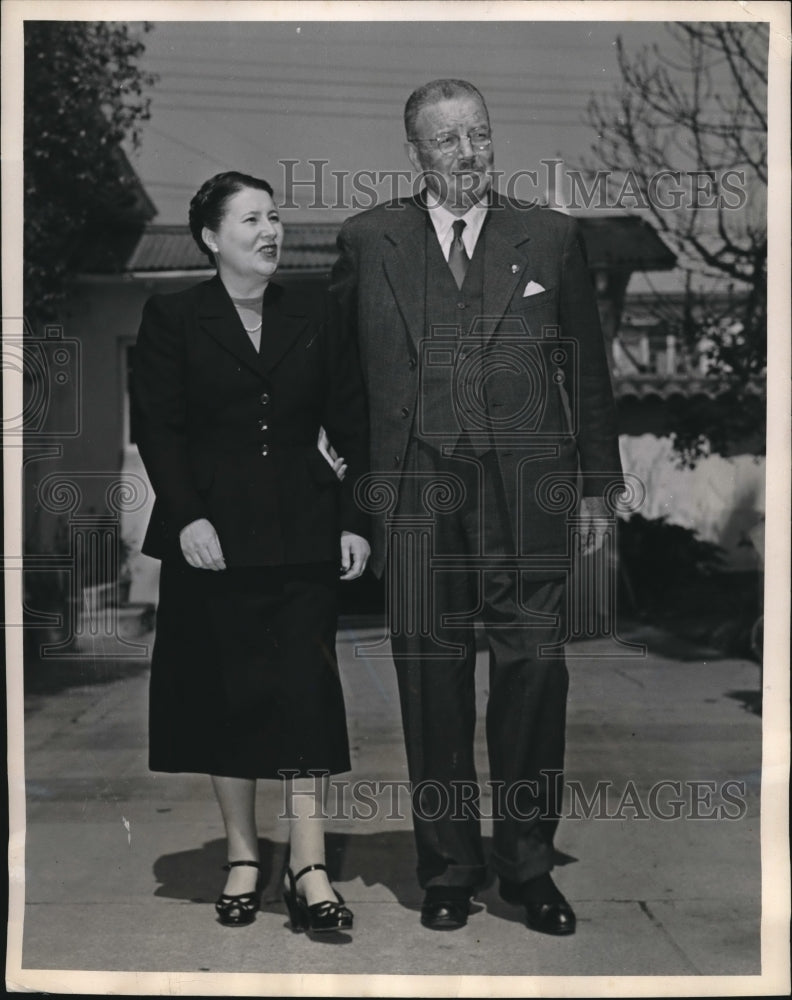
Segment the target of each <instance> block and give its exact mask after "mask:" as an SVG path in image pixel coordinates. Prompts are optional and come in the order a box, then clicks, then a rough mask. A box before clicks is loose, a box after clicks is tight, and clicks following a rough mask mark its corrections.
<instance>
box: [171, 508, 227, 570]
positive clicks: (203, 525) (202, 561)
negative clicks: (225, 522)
mask: <svg viewBox="0 0 792 1000" xmlns="http://www.w3.org/2000/svg"><path fill="white" fill-rule="evenodd" d="M179 542H180V543H181V550H182V554H183V555H184V558H185V559H186V560H187V562H188V563H189V564H190V565H191V566H194V567H195V568H196V569H214V570H219V569H225V568H226V564H225V559H224V558H223V550H222V549H221V548H220V539H219V538H218V537H217V532H216V531H215V530H214V528H213V527H212V524H211V522H210V521H207V519H206V518H205V517H201V518H199V519H198V520H197V521H191V522H190V523H189V524H188V525H187V526H186V527H184V528H182V530H181V531H180V532H179Z"/></svg>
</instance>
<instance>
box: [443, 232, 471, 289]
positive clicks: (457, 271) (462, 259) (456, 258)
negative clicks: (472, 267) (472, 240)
mask: <svg viewBox="0 0 792 1000" xmlns="http://www.w3.org/2000/svg"><path fill="white" fill-rule="evenodd" d="M465 226H466V222H465V221H464V219H457V220H456V222H455V223H454V225H453V226H452V227H451V228H452V229H453V230H454V239H453V240H452V241H451V252H450V253H449V254H448V266H449V267H450V268H451V273H452V274H453V276H454V281H455V282H456V284H457V288H461V287H462V282H463V281H464V280H465V275H466V274H467V269H468V264H470V258H469V257H468V255H467V251H466V250H465V244H464V243H463V242H462V230H463V229H464V228H465Z"/></svg>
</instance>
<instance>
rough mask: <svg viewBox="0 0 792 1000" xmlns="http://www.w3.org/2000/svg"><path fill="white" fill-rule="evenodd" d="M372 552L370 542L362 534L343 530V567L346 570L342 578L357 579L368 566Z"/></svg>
mask: <svg viewBox="0 0 792 1000" xmlns="http://www.w3.org/2000/svg"><path fill="white" fill-rule="evenodd" d="M370 552H371V548H370V547H369V543H368V542H367V541H366V539H365V538H361V536H360V535H355V534H354V533H353V532H351V531H342V532H341V569H342V570H343V571H344V573H343V575H342V576H341V579H342V580H357V578H358V577H359V576H360V575H361V573H362V572H363V570H364V569H365V568H366V563H367V562H368V557H369V554H370Z"/></svg>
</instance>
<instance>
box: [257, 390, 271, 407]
mask: <svg viewBox="0 0 792 1000" xmlns="http://www.w3.org/2000/svg"><path fill="white" fill-rule="evenodd" d="M269 401H270V397H269V393H268V392H262V394H261V396H260V397H259V402H260V403H261V405H262V406H266V405H267V403H269Z"/></svg>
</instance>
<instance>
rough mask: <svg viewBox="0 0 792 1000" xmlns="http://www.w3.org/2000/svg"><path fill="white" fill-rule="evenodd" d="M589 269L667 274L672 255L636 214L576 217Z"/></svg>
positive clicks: (674, 261)
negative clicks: (584, 244) (660, 272)
mask: <svg viewBox="0 0 792 1000" xmlns="http://www.w3.org/2000/svg"><path fill="white" fill-rule="evenodd" d="M578 224H579V226H580V229H581V231H582V233H583V239H584V240H585V243H586V253H587V256H588V265H589V267H591V268H601V267H604V268H608V269H624V270H627V271H669V270H671V268H673V267H674V266H675V265H676V255H675V254H673V253H672V252H671V251H670V250H669V249H668V247H667V246H666V245H665V243H663V241H662V240H661V239H660V237H659V236H658V235H657V233H656V232H655V230H654V227H653V226H652V225H650V223H648V222H647V221H646V220H645V219H642V218H640V217H639V216H637V215H605V216H596V217H595V216H579V217H578Z"/></svg>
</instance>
